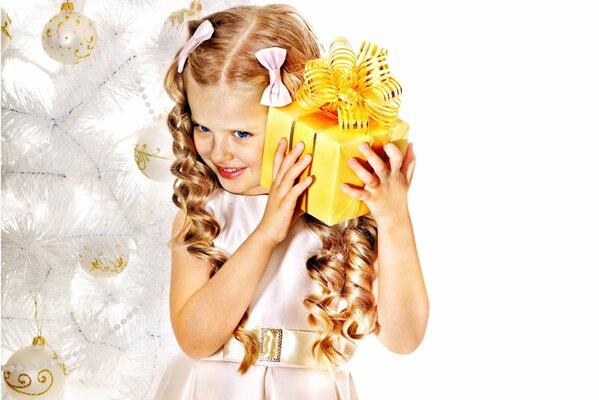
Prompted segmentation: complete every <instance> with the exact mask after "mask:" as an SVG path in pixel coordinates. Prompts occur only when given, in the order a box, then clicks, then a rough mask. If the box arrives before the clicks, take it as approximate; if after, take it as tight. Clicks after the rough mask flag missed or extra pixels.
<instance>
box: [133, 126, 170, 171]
mask: <svg viewBox="0 0 599 400" xmlns="http://www.w3.org/2000/svg"><path fill="white" fill-rule="evenodd" d="M172 142H173V139H172V137H171V136H170V134H169V132H168V128H167V126H166V118H165V117H164V115H160V116H159V118H158V119H157V120H155V121H153V122H152V123H150V124H149V125H148V126H146V127H145V128H143V129H142V130H141V131H140V132H139V136H138V139H137V144H136V145H135V149H134V151H133V152H134V157H135V163H136V164H137V168H139V170H140V171H141V172H142V173H143V174H144V175H145V176H147V177H148V178H150V179H152V180H154V181H159V182H168V181H170V180H172V179H173V178H174V177H173V175H172V174H171V164H172V163H173V161H175V156H174V154H173V148H172V145H173V144H172Z"/></svg>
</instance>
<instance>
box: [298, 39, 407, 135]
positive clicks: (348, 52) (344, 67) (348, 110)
mask: <svg viewBox="0 0 599 400" xmlns="http://www.w3.org/2000/svg"><path fill="white" fill-rule="evenodd" d="M387 53H388V51H387V50H386V49H383V48H381V47H379V46H377V45H374V44H372V43H370V42H366V41H365V42H363V43H362V45H361V46H360V50H359V52H358V54H357V55H356V54H355V53H354V51H353V50H352V48H351V45H350V43H349V41H348V40H347V39H345V38H343V37H338V38H335V40H333V42H332V43H331V46H330V48H329V57H328V58H326V57H325V58H320V59H317V60H311V61H310V62H308V63H306V67H305V71H304V83H303V84H302V86H301V87H300V89H299V91H298V94H297V96H296V100H297V101H298V103H299V104H300V105H301V106H302V107H304V108H305V109H307V110H310V111H314V110H316V109H318V108H320V109H322V110H325V111H329V112H332V113H335V114H336V115H337V119H338V121H339V128H340V129H341V131H342V132H344V133H356V134H364V133H367V132H368V130H369V128H370V121H374V122H376V123H378V124H381V125H384V126H386V127H391V126H393V125H394V124H395V122H396V121H397V113H398V111H399V107H400V96H401V93H402V89H401V85H400V84H399V82H397V81H396V80H395V79H394V78H393V76H392V75H391V71H390V70H389V66H388V64H387Z"/></svg>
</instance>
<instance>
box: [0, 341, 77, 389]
mask: <svg viewBox="0 0 599 400" xmlns="http://www.w3.org/2000/svg"><path fill="white" fill-rule="evenodd" d="M2 375H3V378H4V379H3V382H4V387H5V388H6V391H7V392H8V393H9V394H10V396H11V398H13V399H15V400H25V399H27V400H31V399H38V400H57V399H60V398H61V397H62V395H63V390H64V387H65V383H66V377H67V370H66V367H65V365H64V363H61V362H60V360H59V357H58V354H56V352H55V351H54V350H52V349H50V348H48V347H46V339H45V338H44V337H43V336H36V337H35V338H33V344H32V345H31V346H26V347H23V348H21V349H19V350H17V351H16V352H15V353H14V354H13V355H12V356H11V357H10V358H9V359H8V361H7V362H6V365H3V366H2Z"/></svg>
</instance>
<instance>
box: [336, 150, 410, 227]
mask: <svg viewBox="0 0 599 400" xmlns="http://www.w3.org/2000/svg"><path fill="white" fill-rule="evenodd" d="M383 149H384V151H385V153H386V154H387V156H388V157H389V161H388V162H387V163H385V162H384V161H383V160H382V159H381V158H380V157H379V156H378V155H377V154H376V153H375V152H374V150H372V149H371V148H370V146H368V143H362V144H361V145H360V151H361V152H362V154H364V156H365V157H366V160H367V161H368V164H370V166H372V169H373V170H374V171H373V172H369V171H368V170H367V169H366V168H364V167H363V166H362V164H360V161H361V160H358V159H355V158H351V159H350V160H349V162H348V164H349V166H350V168H351V169H352V170H353V171H354V172H355V173H356V175H358V177H359V178H360V179H361V180H362V182H364V185H365V186H364V189H360V188H356V187H352V186H350V185H348V184H345V183H344V184H342V185H341V190H342V191H343V192H344V193H346V194H347V195H348V196H350V197H353V198H354V199H358V200H361V201H363V202H364V203H366V205H367V206H368V209H369V210H370V212H371V214H372V217H373V218H374V219H375V221H377V223H379V224H380V223H381V222H386V221H391V222H393V223H395V222H397V221H398V220H399V218H400V216H401V215H402V213H407V212H408V189H409V188H410V183H411V182H412V176H413V174H414V168H415V166H416V157H415V155H414V150H413V149H412V143H408V148H407V151H406V157H405V159H403V157H402V155H401V151H400V150H399V148H398V147H397V146H396V145H395V144H393V143H387V144H386V145H385V146H383Z"/></svg>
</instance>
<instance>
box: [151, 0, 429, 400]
mask: <svg viewBox="0 0 599 400" xmlns="http://www.w3.org/2000/svg"><path fill="white" fill-rule="evenodd" d="M189 31H190V39H189V41H188V42H187V44H186V45H185V46H184V47H183V48H182V49H181V51H180V52H179V53H178V54H177V56H176V58H175V60H173V63H172V65H171V67H170V69H169V70H168V72H167V75H166V78H165V87H166V89H167V91H168V93H169V95H170V97H171V98H172V99H173V100H174V101H175V103H176V104H175V106H174V108H173V109H172V111H171V113H170V115H169V119H168V125H169V129H170V131H171V133H172V135H173V140H174V144H173V151H174V154H175V156H176V161H175V162H174V163H173V165H172V168H171V170H172V172H173V174H174V175H175V176H176V178H177V179H176V181H175V184H174V194H173V202H174V203H175V205H176V206H177V207H178V208H179V209H180V210H179V212H178V213H177V215H176V217H175V219H174V222H173V232H172V234H173V236H172V240H171V248H172V275H171V288H170V315H171V324H172V327H173V331H174V334H175V337H176V339H177V341H178V343H179V345H180V347H181V349H182V351H183V353H181V354H180V355H179V356H178V357H177V358H176V359H175V360H174V361H173V362H172V363H171V364H170V365H169V367H168V368H167V370H166V372H165V374H164V376H163V378H162V380H161V382H160V385H159V387H158V391H157V394H156V399H165V400H166V399H168V400H182V399H195V400H199V399H202V400H204V399H249V400H253V399H285V400H288V399H324V400H326V399H357V395H356V391H355V388H354V386H353V382H352V379H351V374H350V372H349V371H347V369H344V368H343V366H344V363H345V362H347V361H348V360H349V359H350V358H351V356H352V355H353V353H354V351H355V346H356V342H355V340H357V339H362V338H364V337H365V336H366V335H368V334H370V333H375V335H377V338H378V339H379V340H380V342H381V343H382V344H383V345H384V346H385V347H386V348H388V349H389V350H390V351H392V352H394V353H409V352H411V351H413V350H414V349H415V348H416V347H417V346H418V345H419V343H420V342H421V340H422V338H423V335H424V331H425V328H426V324H427V320H428V298H427V294H426V289H425V285H424V282H423V278H422V274H421V271H420V265H419V261H418V256H417V253H416V246H415V241H414V235H413V232H412V226H411V222H410V217H409V212H408V205H407V191H408V187H409V185H410V181H411V178H412V174H413V171H414V165H415V161H414V160H415V158H414V153H413V151H412V148H411V144H410V146H409V147H408V151H407V154H406V157H405V160H402V156H401V152H400V151H399V149H398V148H397V147H396V146H395V145H393V144H389V145H386V146H385V152H386V154H387V155H388V158H389V160H388V161H387V162H385V161H383V160H382V159H380V158H379V157H378V156H377V155H376V154H375V152H374V151H372V150H371V149H370V148H368V146H366V147H365V149H364V150H363V153H364V158H365V159H366V160H368V163H369V164H370V166H371V167H372V168H373V172H369V169H368V168H367V167H366V165H362V164H365V163H364V162H363V161H362V162H361V163H360V162H356V163H351V162H350V167H351V168H352V169H353V170H354V172H355V173H356V174H357V175H358V176H359V177H360V178H361V179H362V181H363V182H364V183H365V187H364V188H363V189H359V188H352V187H344V188H343V190H344V191H345V193H347V195H348V196H351V197H354V198H357V199H360V200H362V201H364V202H365V203H366V204H367V205H368V207H369V209H370V210H371V214H370V215H366V216H362V217H359V218H356V219H353V220H351V221H346V222H344V223H341V224H338V225H335V226H332V227H329V226H327V225H325V224H323V223H321V222H320V221H318V220H317V219H315V218H313V217H311V216H309V215H308V214H304V213H302V212H301V211H297V210H296V202H297V199H298V197H299V196H300V195H301V194H302V193H303V192H304V191H305V190H306V189H307V188H308V187H309V186H310V184H311V182H312V181H313V180H311V179H310V178H307V179H304V180H302V181H299V182H296V181H297V179H296V178H298V177H299V176H300V174H301V173H302V171H303V170H304V169H305V168H306V167H307V166H308V165H309V163H310V155H309V154H308V155H305V156H304V157H301V159H300V155H301V154H302V152H303V144H302V143H299V144H298V145H297V146H294V147H293V149H289V150H288V143H287V142H286V141H285V140H284V139H283V140H282V141H281V143H280V144H279V148H278V150H277V151H276V154H275V156H274V159H273V161H272V162H273V184H272V187H271V188H270V191H267V190H266V189H265V188H263V187H262V186H260V172H261V162H262V150H263V145H264V136H265V129H266V120H267V114H268V106H273V107H276V106H282V105H285V104H287V103H289V102H290V101H291V100H292V98H293V97H294V95H295V93H296V92H297V90H298V89H299V87H300V85H301V84H302V82H303V72H304V65H305V64H306V62H307V61H308V60H311V59H315V58H319V57H321V52H320V48H319V44H318V41H317V39H316V38H315V36H314V34H313V32H312V29H311V28H310V26H309V25H308V23H307V22H306V21H305V20H304V19H303V18H302V17H301V16H300V14H298V12H297V11H296V10H295V9H293V8H291V7H289V6H284V5H270V6H263V7H258V6H239V7H234V8H231V9H228V10H226V11H222V12H218V13H215V14H212V15H209V16H207V17H205V18H204V19H201V20H197V21H193V22H190V24H189ZM312 179H313V178H312ZM377 277H378V278H380V279H377Z"/></svg>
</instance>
